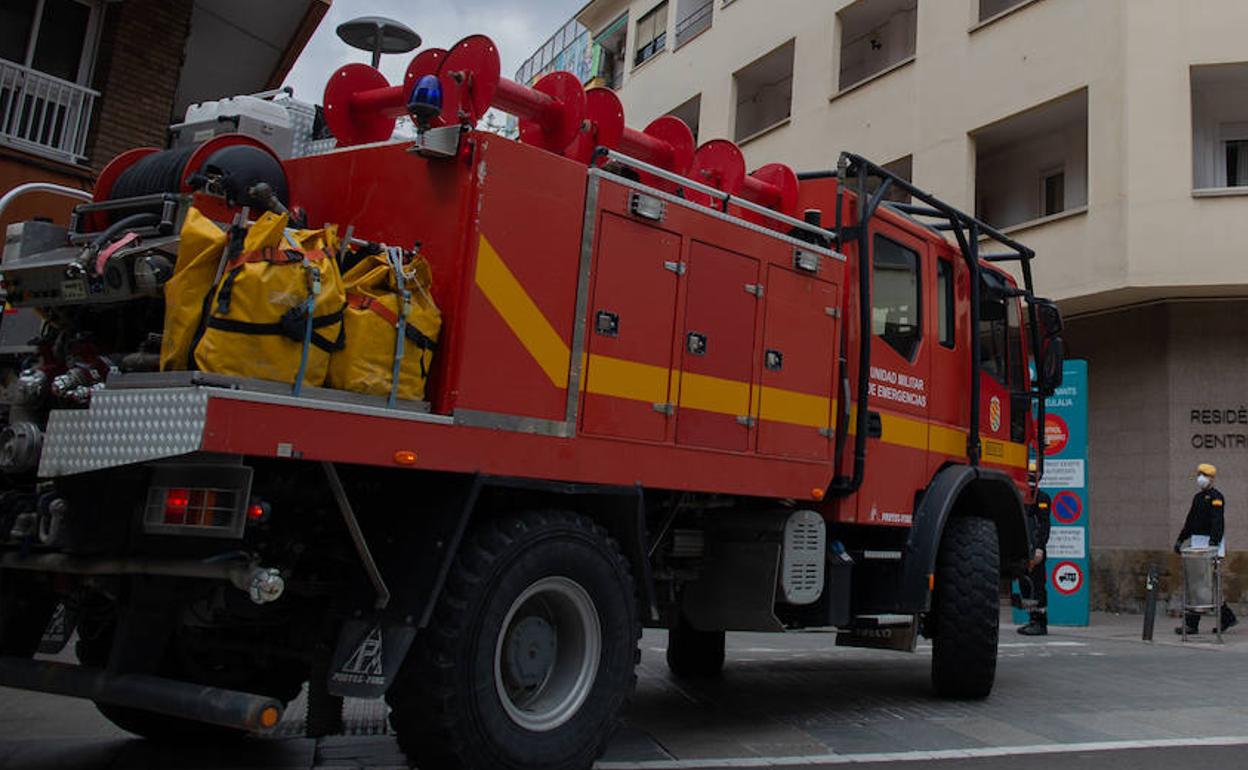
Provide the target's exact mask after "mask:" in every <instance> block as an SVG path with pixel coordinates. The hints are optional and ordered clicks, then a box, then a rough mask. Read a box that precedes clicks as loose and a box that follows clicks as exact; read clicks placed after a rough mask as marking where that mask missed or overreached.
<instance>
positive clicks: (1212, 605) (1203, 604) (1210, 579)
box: [1182, 548, 1222, 644]
mask: <svg viewBox="0 0 1248 770" xmlns="http://www.w3.org/2000/svg"><path fill="white" fill-rule="evenodd" d="M1182 556H1183V616H1184V621H1183V641H1185V642H1186V641H1187V620H1186V618H1187V613H1189V612H1195V613H1198V614H1200V615H1212V616H1213V633H1214V635H1215V636H1216V637H1217V638H1218V644H1221V643H1222V615H1221V607H1222V559H1221V557H1219V556H1218V549H1217V548H1184V549H1183V551H1182Z"/></svg>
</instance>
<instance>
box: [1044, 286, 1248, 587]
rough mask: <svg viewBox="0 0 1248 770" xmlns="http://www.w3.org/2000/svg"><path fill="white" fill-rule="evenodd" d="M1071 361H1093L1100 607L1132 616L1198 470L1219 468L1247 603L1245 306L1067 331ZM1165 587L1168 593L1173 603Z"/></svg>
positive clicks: (1230, 541) (1177, 525) (1073, 326)
mask: <svg viewBox="0 0 1248 770" xmlns="http://www.w3.org/2000/svg"><path fill="white" fill-rule="evenodd" d="M1067 331H1068V335H1067V339H1068V341H1069V343H1070V349H1069V352H1070V355H1071V356H1072V357H1076V358H1086V359H1088V361H1089V364H1088V366H1089V388H1088V390H1089V415H1088V418H1089V423H1090V425H1091V426H1092V430H1091V436H1090V446H1089V458H1088V464H1089V480H1090V484H1091V502H1090V505H1089V516H1090V518H1089V525H1090V527H1091V531H1090V532H1089V539H1090V543H1091V550H1092V561H1093V569H1092V572H1093V575H1092V586H1093V595H1094V601H1095V602H1096V604H1097V605H1098V606H1100V607H1102V608H1105V609H1135V608H1138V606H1139V602H1140V601H1141V600H1142V598H1143V580H1142V577H1143V575H1145V574H1147V571H1148V566H1149V564H1150V563H1157V564H1159V565H1162V566H1163V568H1165V569H1168V570H1170V571H1171V572H1173V574H1175V575H1177V574H1178V572H1177V570H1178V566H1179V565H1178V561H1177V559H1172V558H1171V557H1172V555H1171V553H1170V549H1171V546H1172V545H1173V543H1174V540H1175V537H1176V536H1177V535H1178V533H1179V530H1180V529H1182V526H1183V521H1184V518H1185V517H1186V514H1187V510H1188V506H1189V505H1190V504H1191V500H1192V496H1193V495H1194V494H1195V493H1196V486H1195V483H1194V475H1195V467H1196V465H1197V464H1198V463H1202V462H1209V463H1213V464H1214V465H1216V466H1218V468H1219V474H1218V479H1217V486H1218V489H1220V490H1221V491H1222V493H1223V494H1224V495H1225V496H1226V500H1227V508H1226V538H1227V545H1228V547H1229V548H1230V549H1231V550H1232V551H1235V552H1238V553H1237V554H1235V558H1233V559H1232V560H1231V564H1230V569H1229V572H1228V575H1227V579H1226V586H1227V596H1228V597H1229V598H1230V599H1231V600H1232V601H1237V602H1242V601H1248V462H1245V461H1246V460H1248V392H1246V391H1245V390H1244V387H1243V375H1244V372H1245V370H1246V368H1248V301H1244V300H1238V301H1217V300H1209V301H1185V302H1171V303H1158V304H1152V305H1147V306H1142V307H1136V308H1129V309H1125V310H1121V311H1116V312H1109V313H1099V314H1093V315H1089V316H1084V317H1080V318H1075V319H1072V320H1070V321H1069V323H1068V326H1067ZM1169 592H1170V590H1169V584H1168V583H1167V584H1166V586H1165V587H1163V593H1166V594H1168V593H1169Z"/></svg>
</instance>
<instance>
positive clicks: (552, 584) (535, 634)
mask: <svg viewBox="0 0 1248 770" xmlns="http://www.w3.org/2000/svg"><path fill="white" fill-rule="evenodd" d="M573 585H574V586H576V587H579V592H578V590H577V589H576V588H573V587H572V586H573ZM563 592H566V595H565V593H563ZM526 597H527V598H526ZM586 599H587V600H588V602H589V603H588V604H585V603H584V602H585V600H586ZM577 602H580V603H579V604H578V603H577ZM595 619H596V620H595ZM595 623H596V625H595ZM594 628H597V629H598V631H597V632H594V631H593V629H594ZM578 629H579V630H578ZM594 633H598V634H599V644H598V650H599V652H598V655H596V656H594V655H593V654H592V653H591V652H590V651H591V650H592V649H593V644H592V643H590V642H588V641H587V640H589V639H590V638H591V637H592V636H593V634H594ZM640 636H641V626H640V623H639V621H638V613H637V602H636V595H635V589H634V585H633V580H632V577H631V575H630V572H629V567H628V562H627V561H625V559H624V557H623V556H622V555H621V554H620V551H619V548H618V547H617V546H616V544H615V542H614V541H612V540H611V538H610V537H609V536H608V535H607V533H606V531H605V530H603V529H602V528H601V527H599V526H597V525H595V524H594V523H593V522H592V521H591V520H589V519H588V518H586V517H584V516H578V515H575V514H570V513H563V512H534V513H525V514H522V515H516V516H508V517H505V518H501V519H497V520H491V521H486V522H483V523H482V524H481V525H480V526H478V527H477V528H476V530H475V531H474V532H473V533H472V534H471V535H470V536H469V537H468V538H466V539H465V542H464V544H463V546H462V547H461V549H460V552H459V554H458V556H457V557H456V559H455V563H454V566H453V567H452V569H451V572H450V574H449V575H448V577H447V582H446V587H445V589H444V590H443V592H442V595H441V597H440V598H439V601H438V605H437V608H436V610H435V612H434V615H433V619H432V621H431V622H430V625H429V628H428V629H426V630H425V631H422V632H421V634H420V635H419V636H418V637H417V639H416V641H415V642H414V643H413V645H412V649H411V651H410V652H409V653H408V657H407V659H406V660H405V661H404V664H403V668H402V669H401V670H400V672H399V676H398V678H397V680H396V681H395V683H394V684H393V685H392V686H391V688H390V692H389V693H387V695H386V700H387V702H388V703H389V704H390V707H391V712H390V724H391V726H392V727H393V728H394V730H395V733H396V734H397V737H398V742H399V746H400V748H402V749H403V751H404V753H405V754H406V755H407V757H408V759H409V760H410V761H411V762H412V763H413V764H414V765H416V766H417V767H421V768H439V770H442V769H443V768H463V769H464V770H519V769H520V768H525V769H529V770H535V769H536V768H547V769H549V770H584V769H585V768H588V767H590V766H591V765H592V764H593V762H594V760H595V759H597V758H598V756H599V755H600V754H601V753H602V751H603V750H604V749H605V748H606V744H607V741H608V740H609V739H610V737H611V735H612V734H613V733H614V732H615V730H616V728H617V727H618V726H619V720H620V715H621V712H622V711H623V709H624V708H625V706H626V704H627V702H628V700H629V699H630V698H631V696H632V693H633V689H634V687H635V685H636V681H637V677H636V665H637V662H638V659H639V656H640V652H639V650H638V648H637V641H638V639H639V638H640ZM578 640H580V641H578ZM551 642H553V644H552V643H551ZM534 650H538V651H539V653H542V652H545V653H546V654H550V655H553V657H552V658H551V659H549V660H548V659H546V658H545V655H543V654H537V653H535V652H534ZM555 650H557V652H554V651H555ZM565 651H568V652H566V657H565ZM522 653H524V654H522ZM535 655H536V657H535ZM531 660H537V661H539V662H538V663H536V664H534V663H531V662H529V661H531ZM595 665H596V670H593V671H592V672H591V673H586V672H587V669H588V668H590V667H592V666H595ZM568 672H575V673H572V674H569V673H568ZM526 677H528V678H529V681H528V682H525V681H517V678H520V679H521V680H523V679H524V678H526ZM569 679H571V680H572V681H573V682H574V683H575V684H574V685H573V686H571V687H570V688H565V687H564V686H563V685H561V684H560V683H561V682H567V681H568V680H569ZM513 688H514V689H517V690H518V691H519V692H518V693H517V695H516V696H515V697H513V695H512V689H513ZM526 688H528V689H526ZM548 688H549V689H548ZM565 689H568V690H570V692H571V693H572V694H571V695H563V694H561V693H562V692H563V691H564V690H565ZM525 698H527V699H528V701H529V703H535V704H536V706H535V707H534V708H533V709H532V710H531V711H530V710H528V709H527V705H526V704H525V703H518V702H517V699H521V700H523V699H525ZM548 702H554V703H555V704H564V705H556V706H551V707H545V706H543V705H542V704H544V703H548ZM543 708H546V709H547V710H545V711H544V710H543ZM549 714H554V715H555V716H548V715H549ZM541 720H546V721H544V722H542V724H541V725H540V728H541V729H537V728H536V727H534V726H533V724H531V723H535V722H538V721H541Z"/></svg>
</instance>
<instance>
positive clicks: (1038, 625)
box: [1018, 492, 1052, 636]
mask: <svg viewBox="0 0 1248 770" xmlns="http://www.w3.org/2000/svg"><path fill="white" fill-rule="evenodd" d="M1051 505H1052V501H1051V500H1050V499H1049V495H1048V493H1046V492H1036V503H1035V505H1032V506H1030V507H1029V508H1028V513H1029V514H1030V516H1029V517H1028V519H1029V520H1028V525H1029V526H1030V527H1031V542H1032V543H1033V544H1034V545H1035V551H1034V552H1033V553H1032V555H1031V561H1030V562H1029V563H1028V566H1029V567H1030V570H1029V571H1028V573H1027V576H1026V577H1024V578H1023V579H1022V580H1020V581H1018V592H1019V595H1020V596H1022V598H1023V599H1024V600H1028V599H1030V600H1032V601H1034V602H1035V605H1034V606H1033V607H1031V608H1030V613H1031V622H1029V623H1028V624H1027V625H1025V626H1020V627H1019V629H1018V633H1020V634H1022V635H1023V636H1044V635H1045V634H1047V633H1049V592H1048V589H1047V588H1046V586H1045V573H1046V572H1047V567H1046V566H1045V559H1046V557H1047V556H1048V547H1049V529H1050V527H1051V526H1052V524H1051V522H1050V521H1049V508H1050V506H1051Z"/></svg>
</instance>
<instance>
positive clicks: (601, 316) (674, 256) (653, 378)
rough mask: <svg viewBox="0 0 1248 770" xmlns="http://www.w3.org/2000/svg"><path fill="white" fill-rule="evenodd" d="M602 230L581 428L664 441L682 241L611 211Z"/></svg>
mask: <svg viewBox="0 0 1248 770" xmlns="http://www.w3.org/2000/svg"><path fill="white" fill-rule="evenodd" d="M598 233H599V236H598V255H597V262H596V265H595V278H594V290H593V298H592V302H591V303H590V306H589V327H588V330H587V331H588V340H589V344H588V346H587V348H588V351H589V362H588V368H587V371H586V376H585V394H584V403H585V406H584V412H583V415H582V424H581V429H582V430H583V431H584V432H585V433H593V434H597V435H602V436H620V437H624V438H634V439H643V440H647V441H665V440H668V439H667V428H668V420H669V419H670V417H669V414H668V413H669V412H670V409H668V406H667V405H668V403H669V402H670V401H671V396H670V395H669V384H670V380H671V367H672V334H673V333H674V330H675V324H676V287H677V283H678V281H679V276H678V275H677V274H676V273H675V272H673V271H672V270H669V269H668V268H667V267H666V266H665V263H671V264H673V265H675V264H678V262H679V260H680V238H679V237H678V236H676V235H674V234H672V233H669V232H667V231H666V230H660V229H659V228H657V227H652V226H650V225H646V224H642V223H640V222H636V221H633V220H630V219H625V218H624V217H621V216H619V215H616V214H612V213H609V212H603V214H602V220H601V222H600V223H599V230H598Z"/></svg>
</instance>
